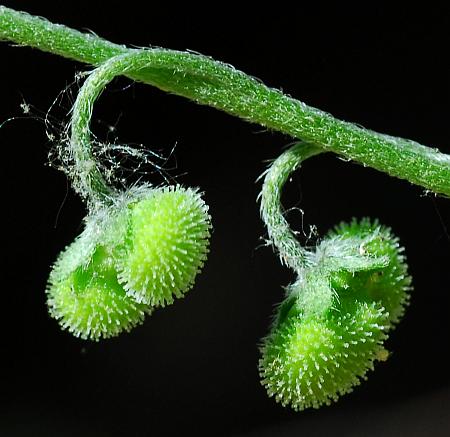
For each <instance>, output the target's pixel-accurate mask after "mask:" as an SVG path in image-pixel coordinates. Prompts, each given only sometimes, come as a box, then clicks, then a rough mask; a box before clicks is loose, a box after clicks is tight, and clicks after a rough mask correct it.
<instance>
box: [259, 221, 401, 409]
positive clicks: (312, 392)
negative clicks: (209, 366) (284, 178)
mask: <svg viewBox="0 0 450 437" xmlns="http://www.w3.org/2000/svg"><path fill="white" fill-rule="evenodd" d="M336 247H339V248H340V249H339V250H336ZM316 250H317V259H318V260H320V261H318V262H317V264H316V265H314V266H311V267H309V268H308V269H307V271H305V272H303V275H301V277H300V278H299V279H298V281H297V282H296V283H294V284H293V285H292V286H291V287H289V289H288V291H289V295H288V296H287V298H286V300H285V301H284V302H283V303H282V304H281V305H280V307H279V310H278V315H277V317H276V319H275V323H274V325H273V327H272V331H271V333H270V334H269V335H268V336H267V337H266V338H265V339H264V341H263V344H262V346H261V353H262V357H261V359H260V362H259V369H260V374H261V382H262V384H263V385H264V386H265V387H266V389H267V392H268V394H269V396H274V397H275V399H276V400H277V401H278V402H281V403H282V405H284V406H286V405H290V406H291V407H292V408H293V409H294V410H303V409H305V408H310V407H313V408H318V407H320V406H321V405H323V404H326V405H328V404H330V403H331V401H336V400H337V398H338V396H340V395H343V394H345V393H349V392H350V391H352V389H353V387H354V386H355V385H358V384H359V382H360V380H361V379H364V378H365V375H366V373H367V371H368V370H371V369H373V363H374V361H376V360H382V361H384V360H385V359H386V358H387V356H388V353H387V351H386V350H385V349H384V347H383V342H384V341H385V340H386V338H387V332H388V331H389V329H391V328H392V327H393V326H394V324H395V323H396V322H398V320H399V318H400V316H401V315H402V314H403V310H404V306H405V305H406V303H407V301H408V291H409V290H410V278H409V276H408V274H407V266H406V263H405V259H404V257H403V255H402V254H401V253H402V249H401V248H400V247H399V245H398V241H397V239H396V238H395V237H394V236H392V234H391V233H390V231H389V229H387V228H384V227H382V226H380V225H379V224H378V223H377V222H370V221H368V220H363V221H361V222H356V221H353V222H352V223H351V224H348V225H347V224H342V225H341V226H340V227H338V228H337V229H336V230H335V231H334V232H332V233H330V234H329V235H328V237H327V239H326V240H324V241H323V242H322V243H321V244H320V245H319V246H318V248H317V249H316ZM339 251H344V252H342V253H341V257H339V253H338V252H339ZM346 264H347V267H346ZM316 301H318V302H319V303H320V304H319V305H317V304H316V303H315V302H316Z"/></svg>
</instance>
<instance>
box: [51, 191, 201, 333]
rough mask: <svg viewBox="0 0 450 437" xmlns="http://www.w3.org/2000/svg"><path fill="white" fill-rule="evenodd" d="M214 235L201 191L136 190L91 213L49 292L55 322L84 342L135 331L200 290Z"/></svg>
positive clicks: (55, 271) (55, 270)
mask: <svg viewBox="0 0 450 437" xmlns="http://www.w3.org/2000/svg"><path fill="white" fill-rule="evenodd" d="M209 230H210V217H209V215H208V213H207V206H206V205H205V203H204V202H203V200H202V199H201V197H200V195H199V194H198V192H197V191H196V190H193V189H189V188H187V189H185V188H182V187H179V186H177V187H173V188H168V187H166V188H151V187H139V188H137V189H133V190H130V192H128V193H125V194H124V195H122V196H120V198H119V197H118V198H117V199H116V201H115V202H113V204H112V205H109V206H105V207H101V208H99V209H97V210H96V211H95V212H93V213H91V215H90V216H88V218H87V219H86V227H85V229H84V231H83V232H82V234H81V235H80V236H79V237H78V238H77V239H76V240H75V242H74V243H72V244H71V245H70V246H69V247H68V248H67V249H66V250H65V251H63V252H62V253H61V255H60V256H59V257H58V259H57V261H56V263H55V265H54V268H53V270H52V272H51V274H50V278H49V282H48V286H47V295H48V306H49V310H50V314H51V315H52V316H53V317H54V318H56V319H58V320H59V322H60V324H61V326H62V327H63V328H66V329H68V330H69V331H70V332H72V333H73V334H74V335H75V336H77V337H81V338H83V339H93V340H98V339H100V338H108V337H113V336H116V335H118V334H120V333H121V332H122V331H129V330H130V329H131V328H133V327H134V326H136V325H137V324H140V323H142V321H143V320H144V317H145V314H149V313H151V312H152V310H153V308H154V306H157V305H161V306H164V304H167V303H172V302H173V296H177V297H180V296H183V294H184V293H186V291H187V290H188V289H189V288H190V287H191V286H192V285H193V283H194V280H195V276H196V274H197V273H198V272H199V270H200V268H201V267H202V265H203V262H204V261H205V259H206V254H207V251H208V237H209Z"/></svg>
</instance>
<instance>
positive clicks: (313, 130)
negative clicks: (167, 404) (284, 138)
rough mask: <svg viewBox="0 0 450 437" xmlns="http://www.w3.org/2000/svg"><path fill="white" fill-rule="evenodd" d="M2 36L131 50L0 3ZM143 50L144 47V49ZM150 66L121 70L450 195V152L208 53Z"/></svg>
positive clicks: (88, 50) (153, 52) (79, 53)
mask: <svg viewBox="0 0 450 437" xmlns="http://www.w3.org/2000/svg"><path fill="white" fill-rule="evenodd" d="M0 40H9V41H13V42H15V43H18V44H22V45H28V46H32V47H36V48H39V49H41V50H44V51H48V52H51V53H56V54H59V55H61V56H65V57H68V58H71V59H75V60H78V61H81V62H85V63H88V64H94V65H99V64H101V63H102V62H104V61H105V60H107V59H109V58H111V57H113V56H116V55H118V54H123V53H128V52H136V51H138V50H136V49H128V48H127V47H125V46H122V45H117V44H113V43H111V42H109V41H105V40H103V39H101V38H99V37H96V36H94V35H91V34H83V33H81V32H78V31H75V30H72V29H69V28H67V27H65V26H61V25H57V24H53V23H50V22H49V21H47V20H45V19H43V18H38V17H33V16H30V15H28V14H26V13H23V12H17V11H14V10H12V9H9V8H6V7H4V6H0ZM143 51H144V50H142V52H143ZM145 52H146V53H148V54H149V56H151V59H152V60H151V62H149V65H148V67H146V68H145V69H143V70H140V71H139V72H133V73H129V74H127V75H128V76H129V77H130V78H132V79H134V80H138V81H142V82H145V83H149V84H152V85H154V86H156V87H158V88H160V89H162V90H166V91H169V92H172V93H174V94H178V95H181V96H184V97H187V98H189V99H192V100H194V101H196V102H197V103H202V104H206V105H210V106H213V107H215V108H218V109H221V110H223V111H226V112H228V113H230V114H233V115H236V116H239V117H241V118H243V119H245V120H247V121H250V122H253V123H258V124H261V125H263V126H266V127H268V128H271V129H274V130H277V131H280V132H283V133H285V134H288V135H290V136H292V137H294V138H297V139H301V140H304V141H306V142H308V143H311V144H315V145H318V146H320V147H322V148H323V149H325V150H326V151H333V152H335V153H337V154H339V155H341V156H344V157H346V158H348V159H353V160H356V161H359V162H361V163H363V164H364V165H367V166H370V167H373V168H375V169H378V170H380V171H383V172H385V173H388V174H390V175H391V176H396V177H399V178H401V179H406V180H408V181H410V182H412V183H415V184H417V185H420V186H422V187H424V188H426V189H427V190H430V191H434V192H435V193H440V194H444V195H447V196H450V156H448V155H445V154H442V153H440V152H439V151H437V150H435V149H431V148H428V147H425V146H422V145H421V144H418V143H416V142H414V141H410V140H405V139H401V138H395V137H391V136H388V135H383V134H379V133H376V132H373V131H370V130H366V129H363V128H361V127H359V126H356V125H354V124H351V123H348V122H344V121H340V120H337V119H335V118H333V117H332V116H331V115H329V114H327V113H325V112H323V111H320V110H318V109H315V108H312V107H309V106H307V105H305V104H304V103H302V102H300V101H298V100H295V99H293V98H291V97H288V96H286V95H284V94H282V93H281V92H280V91H278V90H275V89H271V88H268V87H266V86H265V85H263V84H262V83H260V82H258V81H257V80H255V79H253V78H251V77H249V76H247V75H246V74H244V73H242V72H240V71H238V70H235V69H234V68H233V67H231V66H229V65H226V64H223V63H221V62H217V61H214V60H212V59H210V58H207V57H205V56H201V55H194V54H191V53H185V52H178V51H173V50H165V49H148V50H145Z"/></svg>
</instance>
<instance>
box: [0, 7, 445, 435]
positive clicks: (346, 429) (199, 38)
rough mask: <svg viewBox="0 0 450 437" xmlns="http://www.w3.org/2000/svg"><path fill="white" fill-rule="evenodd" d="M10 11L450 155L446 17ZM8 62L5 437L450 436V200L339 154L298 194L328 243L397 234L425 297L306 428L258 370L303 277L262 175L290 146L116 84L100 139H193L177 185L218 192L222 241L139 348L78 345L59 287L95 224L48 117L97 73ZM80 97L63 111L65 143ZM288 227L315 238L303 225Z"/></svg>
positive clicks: (25, 57) (127, 340)
mask: <svg viewBox="0 0 450 437" xmlns="http://www.w3.org/2000/svg"><path fill="white" fill-rule="evenodd" d="M2 3H3V4H5V5H7V6H10V7H13V8H16V9H22V10H26V11H28V12H30V13H32V14H37V15H41V16H46V17H47V18H49V19H50V20H51V21H55V22H59V23H64V24H66V25H69V26H72V27H74V28H77V29H84V30H87V29H89V30H92V31H94V32H95V33H97V34H98V35H101V36H102V37H105V38H106V39H110V40H112V41H114V42H121V43H129V44H134V45H138V46H148V45H155V46H162V47H167V48H173V49H191V50H195V51H198V52H201V53H203V54H207V55H210V56H212V57H214V58H216V59H219V60H222V61H225V62H228V63H231V64H233V65H234V66H236V67H237V68H239V69H240V70H243V71H245V72H247V73H249V74H252V75H254V76H257V77H259V78H260V79H261V80H263V81H264V82H265V83H266V84H268V85H270V86H273V87H277V88H282V89H283V90H284V91H286V92H287V93H289V94H291V95H292V96H294V97H296V98H299V99H301V100H302V101H304V102H306V103H308V104H310V105H312V106H315V107H318V108H321V109H323V110H326V111H328V112H330V113H332V114H333V115H335V116H336V117H339V118H341V119H345V120H348V121H354V122H357V123H360V124H362V125H363V126H366V127H368V128H371V129H374V130H378V131H381V132H385V133H389V134H392V135H398V136H403V137H407V138H411V139H414V140H417V141H419V142H422V143H423V144H426V145H430V146H433V147H438V148H439V149H441V150H442V151H444V152H447V153H450V142H449V139H448V126H449V124H448V118H449V115H450V114H449V110H448V95H449V93H448V91H449V85H448V84H449V82H448V77H449V68H448V66H447V58H448V53H449V43H450V41H449V28H450V14H449V11H448V9H447V8H444V7H442V8H438V7H435V8H433V7H430V8H427V9H417V10H412V9H411V4H409V5H408V10H406V9H405V10H391V9H389V8H383V7H382V6H375V5H372V6H367V5H366V7H365V9H363V10H359V9H357V8H356V9H355V8H352V7H347V8H346V7H343V6H342V5H341V4H339V7H332V8H330V7H329V6H327V7H326V6H320V5H318V6H316V7H314V8H312V9H306V8H305V7H304V6H302V8H298V9H294V8H292V7H283V5H282V4H281V3H274V4H273V5H271V6H270V7H267V8H264V7H263V6H262V5H261V4H260V5H259V6H258V7H255V8H254V9H252V10H249V11H243V10H242V7H243V6H244V4H243V2H241V4H240V5H238V6H233V5H232V4H228V3H224V4H216V3H211V4H210V6H205V7H202V8H200V7H195V6H193V5H191V4H189V5H186V6H184V7H179V6H175V5H174V4H171V3H169V2H167V4H166V5H165V4H163V5H160V6H159V7H158V8H156V7H154V6H153V5H152V2H132V1H127V2H117V3H114V2H108V3H104V2H93V1H90V2H85V1H78V2H63V1H61V2H55V3H53V2H52V3H51V4H49V5H46V4H45V2H34V1H21V2H13V1H11V2H2ZM49 3H50V2H49ZM0 56H1V70H0V90H1V96H2V100H1V105H0V122H1V121H4V120H6V119H8V118H10V117H18V118H16V119H14V120H13V121H10V122H8V123H6V124H5V125H4V126H3V127H2V128H1V129H0V143H1V151H2V171H1V181H2V190H1V195H2V204H3V209H2V216H3V218H4V219H5V221H4V225H3V233H2V235H3V237H2V242H3V250H2V252H1V254H2V261H1V265H2V277H3V287H2V295H3V297H2V301H1V302H2V304H1V308H2V311H1V314H2V316H1V322H0V323H1V324H2V325H4V326H2V329H1V343H0V348H1V349H0V351H1V352H0V360H1V373H0V378H1V386H0V399H1V409H0V435H1V436H3V435H4V436H80V435H82V436H86V437H88V436H96V437H102V436H150V435H152V436H159V435H163V436H165V435H180V434H182V433H183V434H185V433H188V432H193V433H194V434H195V435H218V436H221V435H232V436H241V435H242V436H244V435H250V436H270V435H282V436H284V435H286V436H288V435H308V436H314V435H324V434H326V433H330V432H332V433H334V435H346V436H359V435H374V436H376V435H383V436H384V435H388V436H390V435H414V436H415V435H417V436H422V435H438V436H440V435H449V433H450V411H449V408H450V407H449V406H448V405H449V401H450V384H449V383H450V377H449V375H450V374H449V364H448V360H447V355H448V344H449V333H450V332H449V331H450V321H449V317H448V315H449V303H450V298H449V294H448V290H449V284H450V270H449V268H448V266H449V259H450V257H449V255H450V238H449V234H448V232H449V229H450V208H449V203H448V200H445V199H442V198H436V197H435V196H433V195H426V194H425V192H424V190H423V189H421V188H418V187H415V186H412V185H411V184H409V183H407V182H404V181H400V180H396V179H393V178H390V177H388V176H387V175H384V174H381V173H379V172H377V171H375V170H372V169H369V168H363V167H362V166H359V165H355V164H351V163H346V162H343V161H342V160H339V159H337V158H336V157H335V156H322V157H318V158H314V159H312V160H311V162H307V163H306V164H305V166H304V167H303V169H302V171H301V172H299V174H296V175H295V177H294V178H293V180H292V182H291V183H289V184H288V186H287V187H286V190H285V195H284V198H283V202H284V205H285V206H286V207H294V206H298V207H301V208H302V209H303V210H304V211H305V217H304V219H305V220H304V225H303V228H304V230H305V231H308V229H309V225H311V224H315V225H317V228H318V230H319V233H320V234H322V233H324V232H325V231H326V230H327V229H328V228H330V227H332V226H333V225H335V224H336V223H338V222H339V221H341V220H348V219H350V218H351V217H353V216H357V217H361V216H370V217H378V218H379V219H380V220H381V222H382V223H385V224H388V225H390V226H392V228H393V229H394V231H395V232H396V233H397V234H398V235H399V237H400V238H401V241H402V243H403V244H404V245H405V246H406V253H407V256H408V258H409V265H410V271H411V274H412V275H413V278H414V285H415V291H414V294H413V298H412V302H411V306H410V308H409V309H408V311H407V314H406V316H405V318H404V320H403V321H402V323H401V324H400V326H399V327H398V328H397V329H396V330H395V331H394V332H393V333H392V335H391V339H390V340H389V343H388V347H389V348H390V350H392V351H393V354H392V356H391V357H390V359H389V360H388V362H387V363H380V364H378V365H377V366H376V371H375V372H373V373H371V374H369V379H368V381H367V382H364V383H363V384H362V385H361V386H360V387H358V388H356V390H355V391H354V393H353V394H351V395H347V396H345V397H343V398H341V400H340V401H339V402H338V403H337V404H335V405H333V406H331V407H324V408H322V409H320V410H318V411H306V412H303V413H294V412H292V411H290V410H289V409H285V408H282V407H281V406H280V405H278V404H276V403H275V402H274V401H273V400H271V399H269V398H268V397H267V396H266V393H265V390H264V389H263V388H262V387H261V386H260V383H259V377H258V371H257V361H258V357H259V353H258V349H257V344H258V341H259V339H260V338H261V337H263V336H264V335H265V334H266V333H267V330H268V326H269V319H270V315H271V313H272V310H273V305H274V304H275V303H277V302H279V301H280V299H281V297H282V293H283V291H282V286H283V285H287V284H288V283H289V282H290V281H291V280H292V279H293V276H292V274H291V273H290V272H289V271H288V270H287V269H286V268H283V267H281V266H280V264H279V262H278V260H277V258H276V257H275V256H274V254H273V253H272V252H271V250H270V249H269V248H266V247H260V246H261V242H262V240H261V237H263V236H264V235H265V230H264V226H263V224H262V222H261V220H260V219H259V211H258V205H257V203H256V197H257V194H258V192H259V189H260V184H259V183H255V180H256V178H257V177H258V175H260V174H261V172H262V171H263V170H264V168H265V165H266V164H265V163H264V161H265V160H267V159H270V158H275V157H276V156H277V154H279V153H280V150H281V148H282V146H284V145H285V144H287V143H288V142H289V141H290V139H289V138H287V137H285V136H283V135H280V134H278V133H273V132H267V131H265V130H264V129H262V128H260V127H258V126H255V125H250V124H248V123H245V122H243V121H240V120H239V119H236V118H233V117H231V116H228V115H226V114H223V113H220V112H218V111H215V110H213V109H210V108H207V107H201V106H197V105H195V104H194V103H191V102H189V101H187V100H184V99H182V98H179V97H175V96H170V95H166V94H164V93H162V92H160V91H158V90H156V89H153V88H151V87H149V86H144V85H141V84H133V85H131V86H129V85H130V82H128V81H126V80H125V79H123V80H119V81H116V82H115V83H114V84H113V85H112V86H111V87H109V89H108V91H107V92H106V93H105V94H104V95H103V96H102V98H101V99H100V101H99V102H98V104H97V106H96V112H95V119H96V121H95V122H93V126H92V127H93V130H94V131H95V133H96V134H98V135H99V136H100V137H103V138H107V137H108V135H110V136H111V135H112V136H113V137H114V136H117V137H118V138H120V140H121V141H122V142H130V143H143V144H145V145H146V146H148V147H151V148H152V149H153V150H159V151H162V153H163V154H166V155H167V154H169V152H170V150H171V149H172V148H173V146H174V145H175V144H177V146H176V149H175V157H176V160H175V159H174V158H172V159H171V160H169V163H168V167H175V166H176V168H174V169H172V170H168V174H170V176H171V177H172V178H175V180H177V181H178V182H179V183H182V184H185V185H189V186H199V187H201V189H202V190H204V191H205V199H206V201H207V203H208V204H209V205H210V208H211V214H212V217H213V225H214V233H213V236H212V240H211V253H210V256H209V259H208V262H207V264H206V266H205V268H204V271H203V272H202V274H201V275H200V276H199V277H198V278H197V281H196V286H195V288H194V290H192V291H191V292H190V293H189V294H188V295H187V297H186V298H185V299H183V300H181V301H177V302H176V303H175V304H174V305H173V306H171V307H168V308H166V309H164V310H158V311H156V312H155V313H154V315H152V316H151V317H150V318H148V319H147V321H146V322H145V324H144V325H142V326H140V327H138V328H137V329H135V330H133V331H132V332H131V333H130V334H128V335H122V336H120V337H118V338H116V339H112V340H108V341H102V342H99V343H92V342H86V341H82V340H78V339H76V338H74V337H72V336H71V335H69V334H68V333H66V332H62V331H61V330H60V329H59V327H58V325H57V323H56V322H55V321H54V320H52V319H50V317H49V316H48V314H47V309H46V305H45V294H44V289H45V284H46V280H47V276H48V273H49V269H50V265H51V263H52V262H53V261H54V259H55V257H56V255H57V254H58V252H59V251H60V250H61V249H62V248H63V247H64V246H65V245H66V244H69V243H70V242H71V241H72V240H73V238H74V237H75V236H76V235H77V233H79V232H80V230H81V227H80V222H81V220H82V218H83V216H84V213H85V210H84V207H83V205H82V203H81V201H80V200H79V198H77V197H76V196H75V195H74V193H73V192H72V191H71V190H70V189H69V188H68V183H67V180H66V177H65V176H64V175H63V174H62V173H61V172H58V171H56V170H55V169H53V168H50V167H48V166H47V165H46V164H47V161H48V159H47V154H48V152H49V151H50V150H51V147H52V143H51V142H50V141H49V140H48V138H47V137H46V135H45V126H44V124H43V122H42V119H43V117H44V116H45V113H46V112H47V110H48V109H49V107H50V105H51V104H52V102H53V101H54V100H55V98H56V97H57V95H58V93H59V92H60V91H61V90H63V89H64V88H65V87H66V86H67V85H69V84H71V83H72V82H73V78H74V74H75V73H76V72H77V71H80V70H83V69H85V68H86V67H85V66H83V65H81V64H77V63H75V62H72V61H69V60H64V59H62V58H58V57H56V56H52V55H49V54H44V53H41V52H39V51H37V50H31V49H28V48H17V47H12V46H11V45H9V44H6V43H2V44H0ZM77 87H78V86H77V85H73V86H72V87H71V88H70V90H69V91H68V92H67V93H64V96H63V97H64V98H63V99H62V100H61V103H60V105H59V106H58V107H57V108H56V109H55V110H54V111H52V117H53V118H52V119H51V121H52V126H53V131H54V132H57V131H58V130H60V129H61V128H62V126H63V123H64V122H66V121H67V113H68V111H69V109H70V105H71V103H72V102H73V99H74V96H75V95H76V90H77ZM22 103H26V104H28V105H30V109H31V110H30V114H29V115H25V114H23V111H22V109H21V107H20V105H21V104H22ZM119 116H120V117H119ZM118 119H119V120H118ZM108 126H114V127H115V128H116V130H115V131H114V132H113V133H112V134H111V133H108ZM109 138H110V137H109ZM147 180H149V181H151V182H154V183H161V182H163V181H164V179H163V177H162V176H161V175H160V174H158V173H153V174H150V175H149V176H148V178H147ZM289 219H290V220H291V222H292V225H293V227H295V228H296V229H297V230H301V229H302V224H301V215H300V213H298V212H295V211H294V212H292V213H291V214H290V215H289Z"/></svg>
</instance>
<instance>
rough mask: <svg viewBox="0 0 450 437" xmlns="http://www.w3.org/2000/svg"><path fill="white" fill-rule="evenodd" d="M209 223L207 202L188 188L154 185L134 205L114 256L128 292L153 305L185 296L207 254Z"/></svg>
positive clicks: (120, 279)
mask: <svg viewBox="0 0 450 437" xmlns="http://www.w3.org/2000/svg"><path fill="white" fill-rule="evenodd" d="M210 223H211V220H210V217H209V214H208V207H207V206H206V205H205V203H204V202H203V200H202V198H201V197H200V195H199V193H198V192H197V191H196V190H193V189H190V188H187V189H185V188H181V187H165V188H162V189H156V190H154V191H153V193H152V195H150V196H148V197H147V198H146V199H143V200H141V201H140V202H139V203H137V204H135V205H132V207H131V213H130V225H129V226H130V227H129V232H128V235H127V237H126V239H125V244H124V250H123V252H122V256H121V257H120V260H119V262H118V270H119V272H120V273H119V281H120V283H121V284H123V285H124V288H125V289H126V290H127V294H128V295H129V296H131V297H133V299H135V300H136V301H137V302H143V303H146V304H149V305H153V306H165V305H167V304H171V303H172V302H173V300H174V297H183V295H184V294H185V293H186V292H187V291H188V290H189V289H190V288H191V287H192V285H193V284H194V281H195V277H196V275H197V273H198V272H199V271H200V270H201V268H202V267H203V263H204V261H205V260H206V257H207V253H208V244H209V236H210V227H211V224H210Z"/></svg>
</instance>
